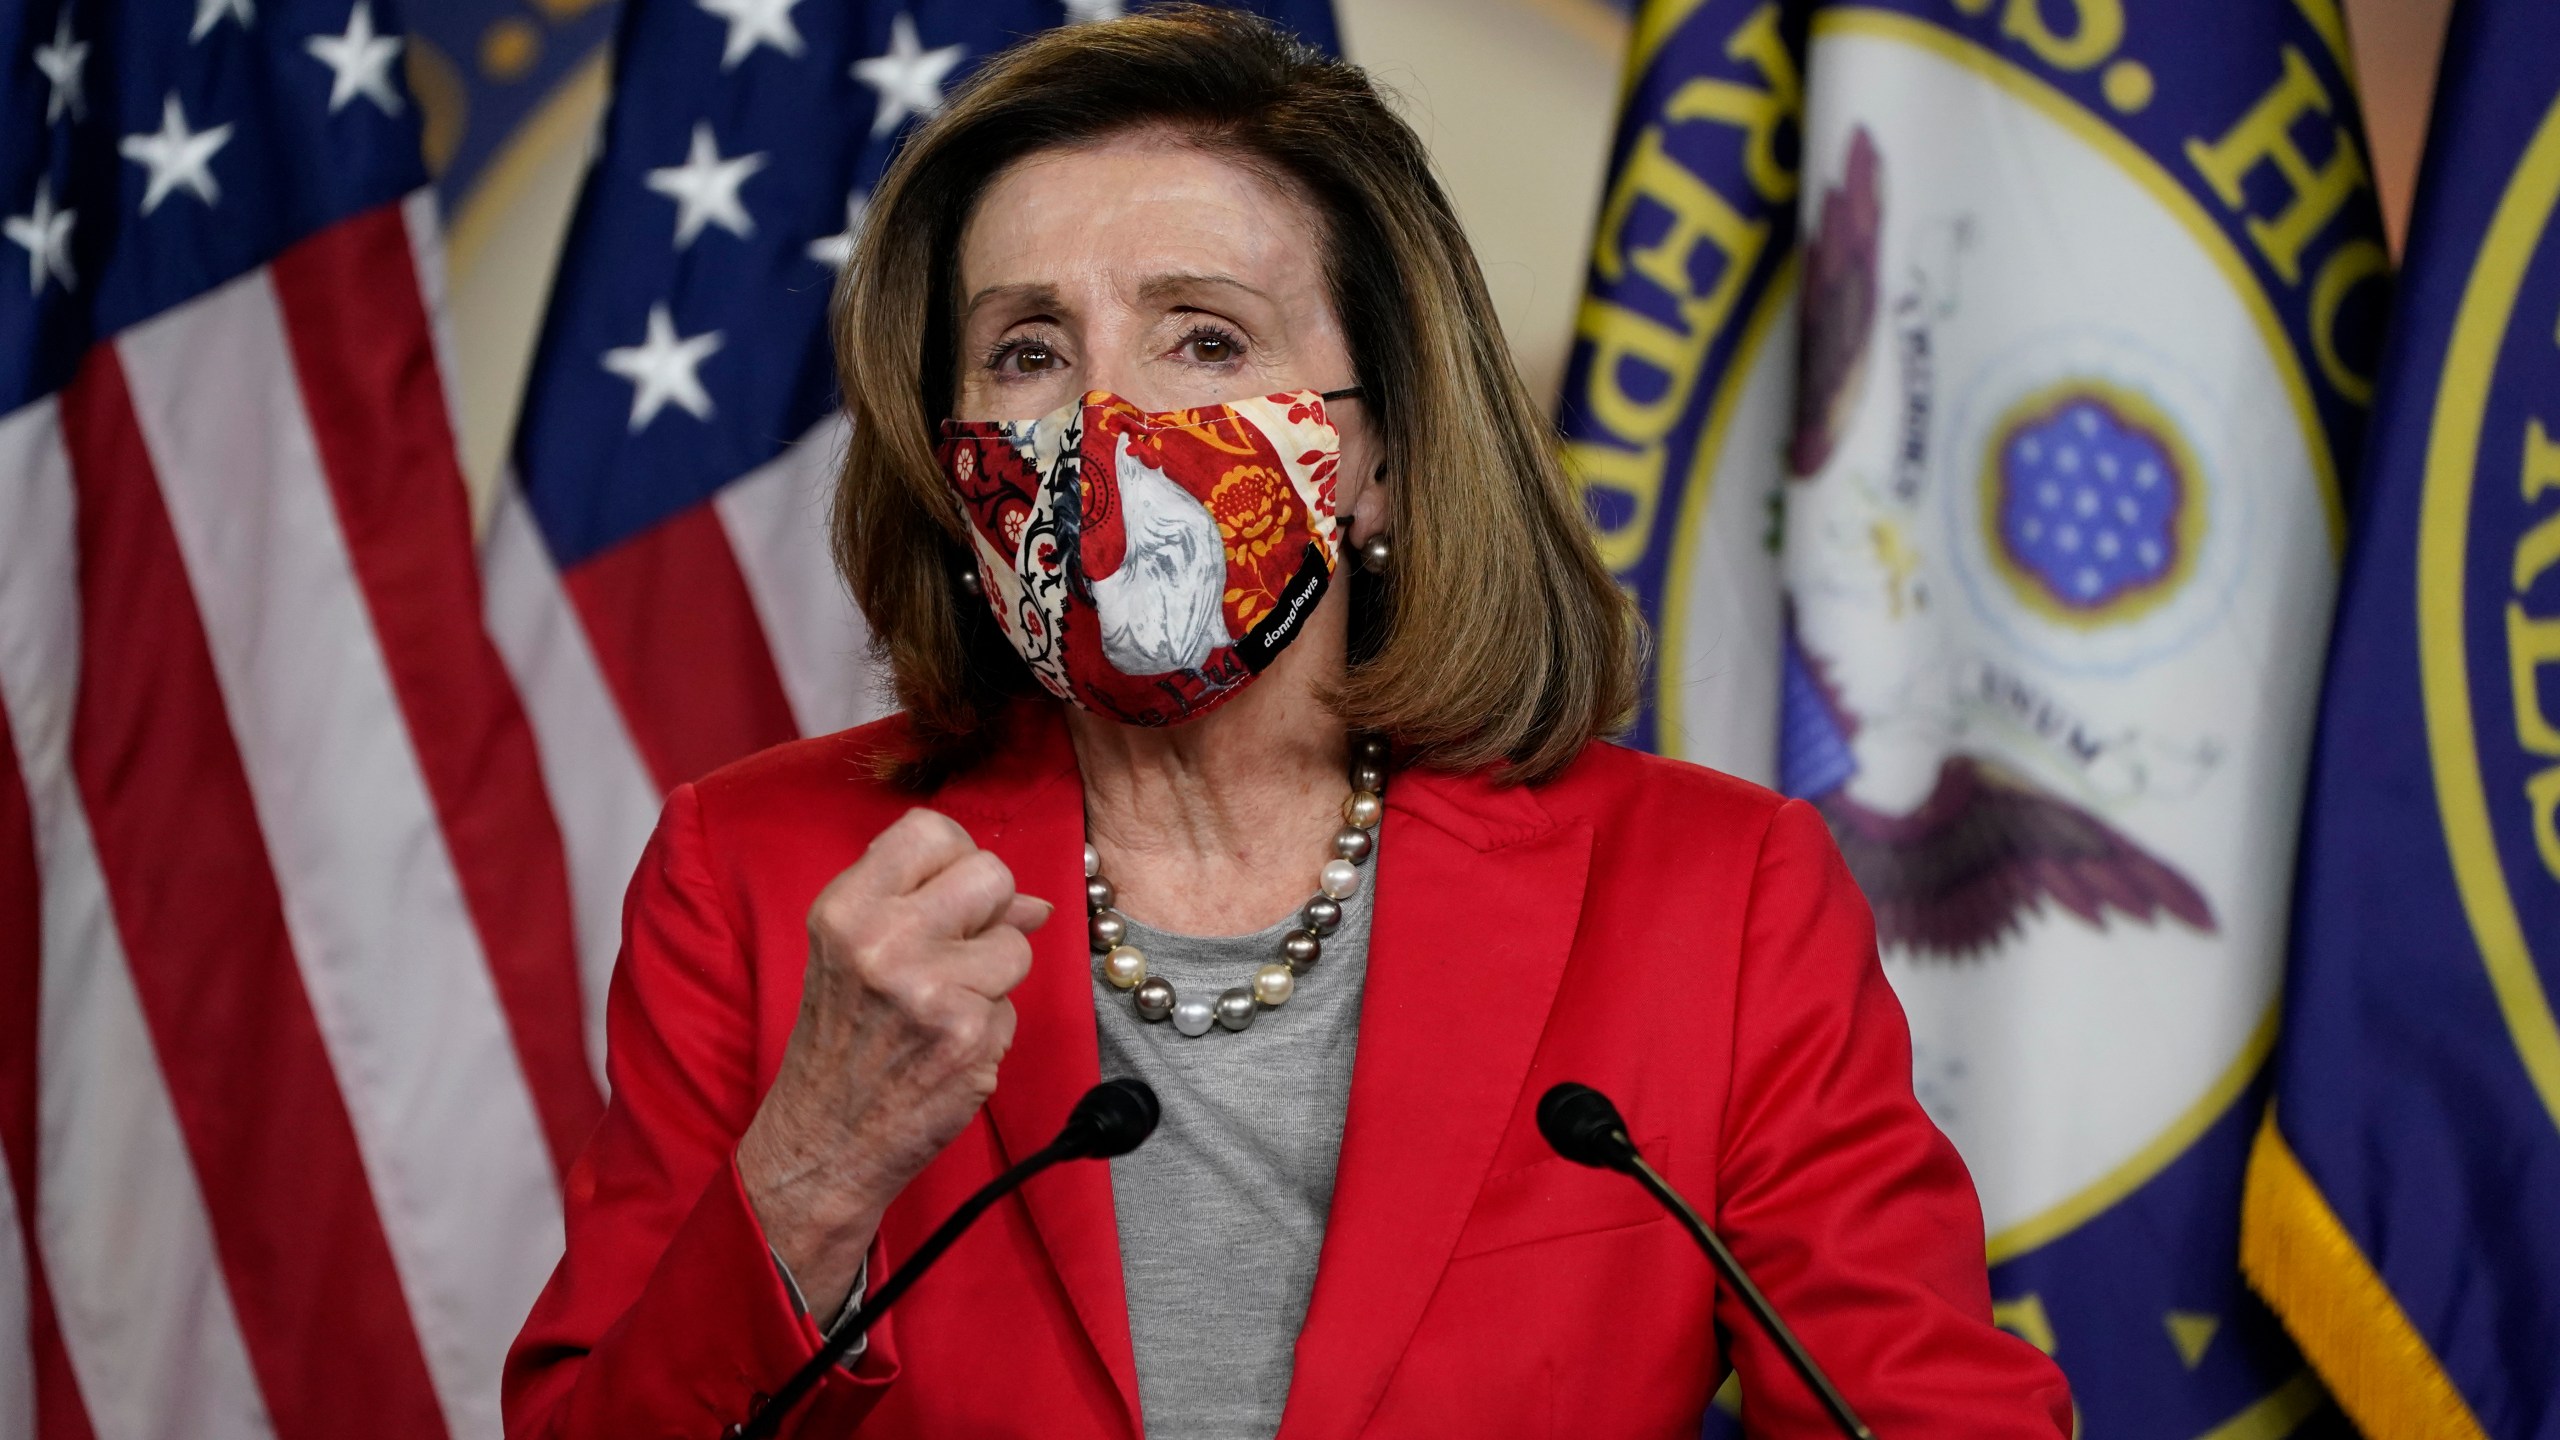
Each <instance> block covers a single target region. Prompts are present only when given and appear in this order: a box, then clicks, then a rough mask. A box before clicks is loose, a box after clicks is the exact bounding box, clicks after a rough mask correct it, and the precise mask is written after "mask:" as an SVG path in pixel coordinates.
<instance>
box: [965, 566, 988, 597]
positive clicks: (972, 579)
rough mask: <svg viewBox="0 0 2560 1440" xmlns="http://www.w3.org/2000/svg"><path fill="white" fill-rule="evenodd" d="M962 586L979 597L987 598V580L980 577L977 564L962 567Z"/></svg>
mask: <svg viewBox="0 0 2560 1440" xmlns="http://www.w3.org/2000/svg"><path fill="white" fill-rule="evenodd" d="M960 588H961V589H963V590H966V591H968V592H969V593H970V594H971V595H973V596H975V597H976V598H978V599H981V600H983V599H985V598H987V586H986V582H985V581H983V580H980V579H979V578H978V567H977V566H975V565H963V566H961V567H960Z"/></svg>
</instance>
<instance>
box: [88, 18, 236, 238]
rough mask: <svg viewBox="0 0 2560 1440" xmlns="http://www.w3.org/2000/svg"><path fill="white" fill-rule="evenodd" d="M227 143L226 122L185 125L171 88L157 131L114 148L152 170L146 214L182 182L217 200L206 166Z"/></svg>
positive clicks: (201, 196)
mask: <svg viewBox="0 0 2560 1440" xmlns="http://www.w3.org/2000/svg"><path fill="white" fill-rule="evenodd" d="M243 3H246V0H243ZM230 143H231V127H230V126H229V125H216V126H214V127H213V128H212V129H210V130H190V129H188V128H187V112H186V111H185V110H184V109H182V108H180V106H179V104H178V92H177V91H175V90H172V91H170V92H169V98H168V99H166V100H164V101H162V102H161V104H160V130H159V133H157V134H153V135H127V136H126V137H124V141H123V143H122V144H120V145H118V146H117V147H116V150H117V153H119V154H121V155H123V156H124V158H126V159H127V160H130V161H132V162H133V163H135V164H136V165H140V166H142V167H144V168H145V169H147V170H149V171H150V172H151V173H150V176H149V177H148V178H147V179H146V180H145V182H144V184H143V187H142V213H143V214H145V215H148V214H150V213H151V212H152V211H154V210H157V209H159V208H160V202H161V201H163V200H166V199H168V198H169V192H170V191H172V190H176V189H178V188H180V187H182V186H183V187H184V188H185V189H186V191H187V193H188V194H190V195H193V196H195V197H196V198H197V199H199V200H201V201H203V202H204V203H206V204H207V205H216V204H220V203H221V201H222V187H221V186H220V185H219V184H216V183H215V182H214V178H213V171H211V170H210V169H208V168H206V167H207V166H209V165H210V164H211V163H212V161H213V156H214V152H215V151H217V150H220V149H221V148H222V147H223V146H225V145H228V144H230Z"/></svg>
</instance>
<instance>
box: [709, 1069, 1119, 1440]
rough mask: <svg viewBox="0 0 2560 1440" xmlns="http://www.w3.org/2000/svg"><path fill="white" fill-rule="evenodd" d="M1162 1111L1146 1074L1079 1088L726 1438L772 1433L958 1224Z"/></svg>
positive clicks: (1107, 1146) (1103, 1154) (1104, 1149)
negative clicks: (1035, 1140) (1034, 1143)
mask: <svg viewBox="0 0 2560 1440" xmlns="http://www.w3.org/2000/svg"><path fill="white" fill-rule="evenodd" d="M1161 1113H1162V1111H1161V1109H1160V1108H1159V1107H1158V1106H1157V1104H1156V1092H1155V1091H1154V1090H1152V1089H1150V1088H1148V1085H1147V1082H1146V1081H1144V1080H1136V1079H1130V1078H1128V1077H1126V1076H1123V1077H1122V1078H1120V1079H1117V1080H1105V1081H1103V1082H1102V1083H1101V1084H1099V1085H1096V1086H1094V1087H1093V1088H1092V1089H1090V1090H1087V1091H1086V1092H1084V1098H1083V1099H1081V1100H1078V1101H1077V1102H1076V1108H1075V1109H1073V1110H1070V1111H1068V1112H1067V1123H1066V1124H1065V1125H1063V1126H1061V1127H1060V1128H1059V1130H1058V1138H1057V1139H1055V1140H1052V1141H1050V1142H1049V1143H1048V1144H1046V1145H1043V1146H1041V1147H1040V1148H1039V1149H1037V1150H1035V1151H1033V1152H1031V1154H1029V1155H1027V1156H1025V1157H1023V1159H1022V1161H1021V1163H1019V1164H1017V1165H1015V1166H1014V1167H1013V1168H1012V1169H1010V1170H1007V1171H1005V1172H1004V1173H1003V1174H1001V1175H998V1176H997V1177H996V1178H994V1179H993V1180H990V1181H988V1182H987V1183H986V1184H984V1185H982V1186H980V1187H979V1188H978V1192H977V1193H976V1194H974V1195H971V1196H970V1197H969V1198H968V1199H966V1200H963V1201H961V1202H960V1208H959V1209H957V1210H954V1211H952V1212H951V1218H949V1219H947V1220H945V1221H943V1222H942V1224H941V1225H939V1226H937V1227H935V1229H934V1232H933V1233H932V1234H931V1235H928V1236H926V1237H925V1241H924V1243H923V1244H921V1245H919V1246H917V1247H916V1253H915V1254H913V1255H910V1256H908V1257H907V1263H905V1264H904V1265H901V1266H899V1267H898V1268H897V1271H896V1272H895V1273H894V1274H892V1275H890V1277H889V1278H888V1279H887V1280H885V1281H883V1282H881V1285H880V1288H879V1289H877V1290H874V1291H872V1292H871V1294H870V1296H869V1297H868V1298H866V1299H865V1300H864V1301H863V1302H862V1308H861V1309H859V1310H857V1311H855V1312H854V1313H853V1315H852V1316H851V1317H849V1318H848V1319H846V1321H845V1322H844V1323H843V1324H842V1325H839V1326H837V1327H836V1332H835V1333H834V1334H832V1335H830V1336H828V1337H827V1343H825V1344H824V1345H821V1346H819V1347H818V1353H817V1354H815V1355H812V1356H810V1357H809V1361H808V1363H807V1364H805V1365H802V1366H801V1367H800V1368H799V1369H798V1370H796V1371H794V1372H792V1376H791V1378H790V1379H789V1380H788V1381H786V1382H784V1384H783V1387H782V1388H781V1389H780V1390H777V1391H775V1392H774V1393H773V1398H772V1399H770V1400H768V1401H766V1402H765V1403H764V1404H763V1405H762V1406H760V1407H758V1408H757V1410H756V1412H755V1413H754V1414H752V1415H750V1416H748V1417H747V1419H746V1422H745V1423H744V1424H741V1425H732V1426H730V1427H729V1436H728V1440H770V1437H771V1436H772V1435H774V1434H775V1433H776V1432H777V1431H778V1430H780V1429H781V1426H782V1421H783V1417H784V1416H787V1415H789V1414H790V1413H791V1407H792V1406H794V1405H797V1404H799V1403H800V1402H801V1400H803V1399H804V1398H806V1397H807V1396H808V1394H809V1392H810V1391H812V1390H815V1389H816V1388H818V1382H820V1381H822V1380H824V1379H825V1378H826V1376H827V1372H828V1371H829V1370H831V1369H833V1368H834V1367H835V1365H836V1363H837V1362H838V1361H840V1360H842V1359H844V1353H845V1352H846V1351H847V1350H850V1349H852V1348H853V1342H854V1341H856V1340H859V1339H861V1338H862V1337H863V1335H864V1334H866V1333H868V1332H869V1331H870V1329H871V1322H873V1321H874V1320H877V1319H879V1318H880V1314H881V1312H882V1311H885V1310H887V1309H888V1308H889V1307H890V1306H891V1305H894V1304H896V1303H897V1300H898V1297H899V1296H901V1295H904V1294H906V1293H907V1289H908V1287H910V1286H912V1285H914V1284H915V1283H916V1279H917V1277H918V1276H921V1275H922V1274H924V1272H925V1271H927V1270H929V1269H931V1268H932V1267H933V1262H935V1261H936V1260H939V1259H941V1258H942V1252H943V1251H945V1250H948V1249H950V1248H951V1244H952V1242H953V1241H955V1240H958V1239H959V1238H960V1235H961V1232H963V1231H965V1230H967V1229H968V1228H969V1227H970V1226H971V1225H974V1224H976V1223H977V1220H978V1217H979V1216H981V1215H984V1214H985V1213H987V1211H988V1210H990V1209H992V1208H994V1206H995V1203H996V1202H997V1201H999V1200H1001V1199H1003V1198H1004V1197H1006V1196H1007V1195H1010V1194H1012V1193H1013V1192H1014V1191H1016V1190H1019V1189H1021V1188H1022V1186H1023V1184H1024V1182H1026V1181H1028V1180H1029V1179H1030V1178H1031V1177H1032V1176H1034V1175H1037V1174H1039V1173H1040V1172H1041V1171H1043V1170H1046V1169H1048V1168H1049V1167H1050V1166H1052V1165H1055V1164H1057V1163H1059V1162H1060V1161H1062V1160H1108V1159H1111V1158H1112V1157H1114V1156H1118V1155H1126V1154H1128V1153H1129V1152H1130V1151H1132V1150H1135V1149H1137V1148H1138V1147H1139V1146H1140V1145H1141V1144H1144V1143H1145V1142H1146V1138H1147V1137H1148V1136H1149V1135H1152V1134H1154V1133H1155V1128H1156V1119H1157V1117H1158V1116H1159V1115H1160V1114H1161Z"/></svg>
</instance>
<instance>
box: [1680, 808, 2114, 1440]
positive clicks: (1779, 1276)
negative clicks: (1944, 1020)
mask: <svg viewBox="0 0 2560 1440" xmlns="http://www.w3.org/2000/svg"><path fill="white" fill-rule="evenodd" d="M1743 947H1744V949H1743V956H1742V966H1741V971H1740V978H1739V980H1738V982H1737V987H1738V988H1737V995H1736V1008H1735V1049H1734V1062H1733V1063H1734V1075H1733V1083H1732V1086H1731V1088H1730V1090H1729V1092H1728V1096H1729V1098H1728V1108H1727V1112H1726V1115H1725V1118H1724V1148H1723V1152H1722V1154H1721V1156H1720V1157H1719V1165H1718V1170H1719V1200H1720V1203H1719V1205H1718V1207H1717V1218H1718V1222H1719V1227H1720V1229H1721V1231H1722V1233H1723V1235H1724V1237H1725V1240H1726V1242H1727V1243H1728V1244H1729V1245H1731V1246H1732V1248H1733V1251H1734V1254H1735V1256H1736V1257H1737V1258H1738V1259H1740V1260H1741V1262H1742V1264H1743V1267H1744V1268H1745V1269H1746V1270H1747V1271H1749V1272H1750V1274H1751V1276H1752V1278H1753V1279H1754V1280H1756V1281H1758V1282H1759V1284H1760V1287H1761V1288H1762V1289H1763V1290H1764V1291H1766V1292H1767V1293H1768V1294H1769V1295H1770V1297H1771V1298H1772V1299H1773V1300H1774V1301H1775V1303H1776V1304H1777V1306H1778V1309H1779V1312H1780V1313H1781V1314H1782V1315H1784V1316H1786V1317H1787V1319H1788V1321H1789V1323H1790V1324H1791V1325H1793V1326H1794V1328H1795V1330H1796V1332H1797V1334H1798V1335H1799V1336H1800V1337H1802V1339H1803V1340H1804V1342H1805V1346H1806V1348H1807V1349H1809V1350H1811V1351H1812V1352H1813V1355H1814V1358H1815V1359H1816V1361H1818V1362H1819V1363H1820V1364H1821V1365H1822V1367H1823V1369H1824V1371H1825V1372H1826V1373H1827V1374H1829V1375H1830V1377H1831V1379H1832V1382H1833V1383H1834V1384H1836V1385H1838V1386H1839V1387H1840V1390H1841V1392H1842V1394H1843V1395H1845V1396H1846V1397H1847V1398H1848V1400H1849V1403H1850V1405H1851V1406H1852V1407H1853V1408H1855V1409H1856V1410H1857V1411H1858V1413H1859V1416H1860V1418H1861V1419H1863V1420H1865V1421H1866V1422H1867V1424H1868V1425H1869V1426H1870V1427H1871V1428H1873V1429H1874V1431H1875V1432H1876V1433H1877V1434H1879V1435H1890V1436H1895V1437H1899V1440H1924V1437H1933V1436H1935V1437H1946V1440H1959V1437H1961V1440H2012V1437H2014V1440H2055V1437H2068V1436H2069V1435H2070V1434H2071V1433H2072V1413H2071V1396H2070V1391H2069V1388H2068V1386H2067V1385H2066V1384H2065V1382H2064V1380H2063V1378H2062V1373H2061V1371H2060V1370H2058V1369H2057V1368H2055V1366H2054V1364H2053V1362H2052V1361H2051V1360H2050V1359H2048V1358H2046V1357H2045V1356H2044V1355H2043V1354H2042V1353H2041V1352H2039V1351H2037V1350H2036V1349H2035V1348H2034V1347H2033V1346H2031V1345H2029V1344H2027V1343H2026V1342H2025V1341H2024V1340H2021V1339H2018V1338H2017V1337H2015V1336H2012V1335H2010V1334H2008V1333H2007V1332H2005V1331H2003V1330H2000V1329H1997V1328H1995V1327H1994V1326H1993V1325H1992V1323H1991V1296H1990V1283H1989V1280H1988V1279H1987V1277H1986V1274H1985V1268H1984V1261H1983V1230H1982V1211H1981V1206H1980V1204H1979V1202H1978V1201H1977V1200H1976V1199H1975V1197H1974V1190H1973V1181H1972V1178H1971V1177H1970V1176H1969V1175H1967V1174H1966V1172H1965V1168H1964V1162H1963V1161H1962V1160H1961V1159H1959V1158H1958V1157H1957V1155H1956V1152H1955V1147H1954V1146H1953V1145H1951V1144H1949V1143H1948V1141H1947V1138H1946V1137H1945V1136H1944V1135H1942V1134H1940V1133H1939V1131H1938V1127H1937V1126H1936V1125H1935V1124H1934V1123H1932V1122H1931V1121H1930V1119H1929V1117H1928V1115H1927V1114H1926V1113H1924V1112H1923V1111H1922V1110H1921V1108H1920V1104H1919V1102H1918V1100H1917V1099H1915V1098H1914V1096H1913V1094H1912V1089H1911V1038H1910V1032H1909V1029H1908V1028H1907V1026H1906V1025H1905V1023H1904V1020H1903V1016H1902V1008H1901V1006H1900V1005H1899V1004H1898V1003H1897V1002H1896V1001H1895V999H1894V994H1893V990H1892V987H1891V986H1890V985H1889V984H1888V983H1887V982H1886V980H1885V976H1884V970H1883V967H1882V965H1881V964H1880V963H1879V961H1878V958H1877V954H1876V939H1875V927H1874V922H1873V921H1872V919H1871V918H1870V917H1869V915H1868V912H1867V907H1866V903H1865V901H1864V899H1863V898H1861V897H1860V895H1859V893H1858V890H1857V886H1856V884H1855V882H1854V881H1852V880H1851V878H1850V876H1849V873H1848V869H1847V867H1846V866H1845V865H1843V864H1842V863H1841V860H1840V855H1839V851H1838V850H1837V848H1836V847H1835V846H1834V845H1833V844H1832V841H1831V836H1830V833H1829V832H1828V831H1827V830H1826V829H1825V828H1824V826H1823V823H1822V820H1821V817H1820V816H1819V815H1818V814H1817V813H1816V812H1815V811H1814V810H1813V809H1812V807H1810V806H1808V805H1806V804H1804V803H1803V802H1802V801H1791V802H1789V803H1788V804H1787V805H1785V806H1784V807H1782V808H1781V809H1780V810H1779V811H1778V813H1777V815H1776V816H1775V818H1774V819H1773V821H1772V823H1771V826H1770V829H1769V832H1768V834H1767V836H1766V838H1765V840H1764V842H1763V845H1762V849H1761V853H1760V857H1759V862H1758V867H1757V871H1756V873H1755V875H1754V877H1753V883H1752V892H1751V899H1750V908H1749V911H1748V914H1747V915H1746V917H1745V922H1744V930H1743ZM1716 1305H1717V1321H1718V1324H1719V1326H1720V1328H1721V1329H1723V1331H1724V1332H1725V1334H1726V1335H1727V1336H1728V1337H1729V1340H1730V1345H1731V1353H1732V1355H1733V1358H1734V1368H1735V1369H1736V1370H1737V1371H1738V1372H1739V1373H1740V1375H1741V1379H1742V1392H1743V1411H1742V1416H1743V1428H1744V1430H1745V1432H1746V1433H1748V1434H1750V1435H1754V1436H1766V1437H1773V1440H1774V1437H1806V1440H1812V1437H1822V1436H1830V1435H1833V1434H1835V1433H1836V1431H1835V1430H1834V1429H1833V1427H1832V1425H1831V1422H1830V1420H1829V1419H1828V1418H1827V1415H1826V1413H1825V1412H1824V1410H1823V1409H1822V1407H1821V1404H1820V1402H1819V1401H1818V1400H1816V1399H1815V1397H1814V1395H1813V1392H1812V1390H1811V1388H1810V1387H1808V1386H1807V1385H1806V1384H1805V1383H1804V1382H1803V1381H1802V1380H1801V1379H1799V1378H1798V1377H1797V1375H1796V1374H1795V1372H1794V1370H1792V1369H1791V1368H1789V1366H1788V1364H1787V1361H1786V1358H1785V1356H1784V1355H1783V1354H1782V1353H1781V1352H1780V1351H1779V1350H1778V1348H1777V1347H1776V1346H1775V1345H1774V1344H1772V1343H1771V1342H1770V1341H1769V1340H1768V1338H1767V1337H1766V1336H1764V1335H1763V1334H1762V1333H1761V1332H1760V1329H1759V1327H1758V1326H1757V1325H1755V1324H1754V1323H1753V1322H1752V1319H1751V1317H1750V1315H1749V1314H1748V1313H1747V1312H1746V1311H1745V1310H1744V1309H1743V1307H1742V1305H1741V1303H1740V1302H1739V1301H1738V1300H1737V1299H1735V1298H1734V1296H1733V1295H1732V1294H1731V1293H1730V1292H1729V1291H1727V1290H1725V1289H1724V1288H1722V1287H1719V1290H1718V1294H1717V1300H1716Z"/></svg>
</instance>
